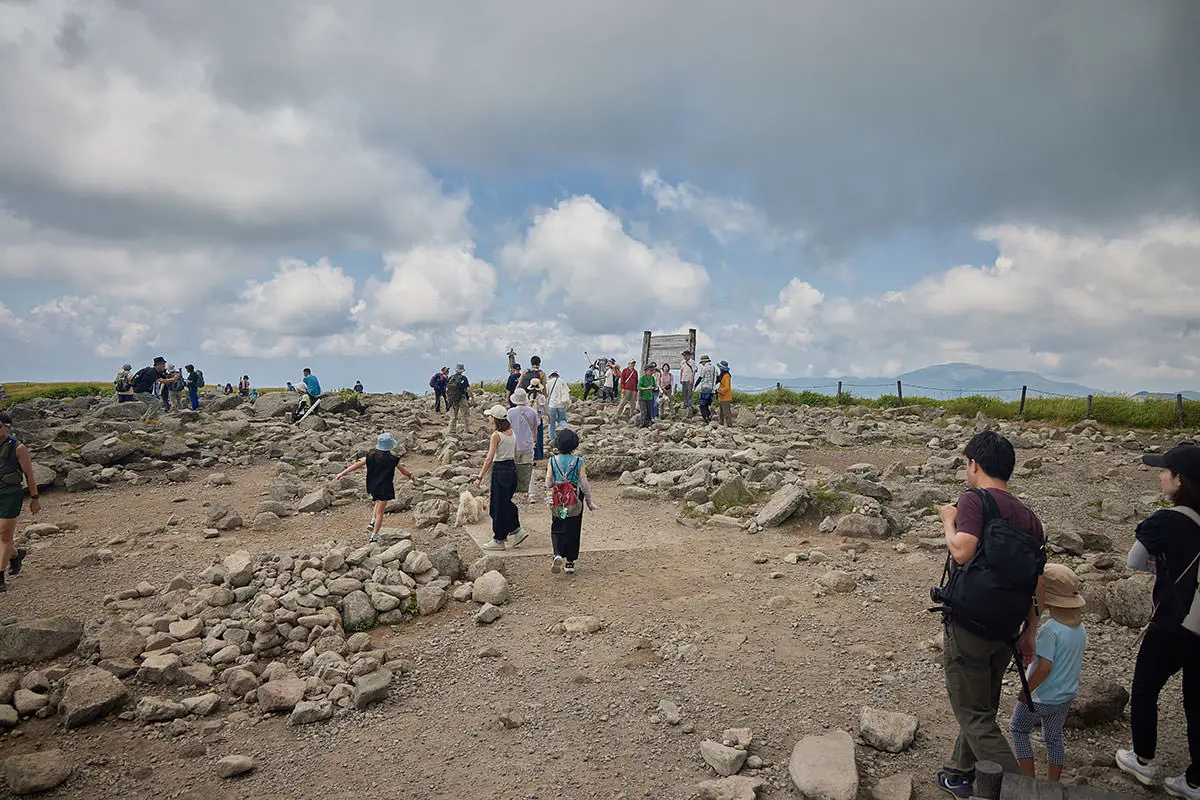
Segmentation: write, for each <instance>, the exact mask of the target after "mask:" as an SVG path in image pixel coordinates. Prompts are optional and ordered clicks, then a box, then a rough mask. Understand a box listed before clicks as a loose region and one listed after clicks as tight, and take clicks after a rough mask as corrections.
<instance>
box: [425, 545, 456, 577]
mask: <svg viewBox="0 0 1200 800" xmlns="http://www.w3.org/2000/svg"><path fill="white" fill-rule="evenodd" d="M429 561H430V563H431V564H432V565H433V568H434V569H436V570H437V571H438V575H441V576H444V577H446V578H449V579H450V580H452V581H456V580H458V579H459V578H461V577H462V576H463V563H462V558H461V557H460V556H459V553H458V545H456V544H447V545H443V546H442V547H439V548H438V549H437V550H434V551H433V552H432V553H430V554H429Z"/></svg>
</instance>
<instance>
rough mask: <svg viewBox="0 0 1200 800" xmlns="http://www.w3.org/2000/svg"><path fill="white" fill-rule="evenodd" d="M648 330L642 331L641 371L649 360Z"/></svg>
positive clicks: (643, 370)
mask: <svg viewBox="0 0 1200 800" xmlns="http://www.w3.org/2000/svg"><path fill="white" fill-rule="evenodd" d="M650 336H651V334H650V331H642V365H641V367H640V369H641V371H642V372H645V371H646V364H647V363H649V361H650Z"/></svg>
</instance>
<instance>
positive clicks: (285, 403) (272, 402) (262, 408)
mask: <svg viewBox="0 0 1200 800" xmlns="http://www.w3.org/2000/svg"><path fill="white" fill-rule="evenodd" d="M298 402H300V398H299V395H297V394H296V393H294V392H265V393H263V394H260V395H259V396H258V398H257V399H256V400H254V401H253V402H251V404H250V407H251V408H252V409H253V410H254V416H255V417H260V418H264V417H288V416H291V413H292V412H293V411H294V410H295V409H296V404H297V403H298Z"/></svg>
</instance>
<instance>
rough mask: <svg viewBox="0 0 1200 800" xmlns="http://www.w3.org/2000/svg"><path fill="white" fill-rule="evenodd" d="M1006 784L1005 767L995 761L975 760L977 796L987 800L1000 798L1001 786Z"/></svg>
mask: <svg viewBox="0 0 1200 800" xmlns="http://www.w3.org/2000/svg"><path fill="white" fill-rule="evenodd" d="M1003 785H1004V768H1003V767H1001V766H1000V765H999V764H997V763H996V762H995V761H977V762H975V791H974V792H973V794H974V795H975V796H976V797H981V798H987V800H1000V793H1001V788H1002V787H1003Z"/></svg>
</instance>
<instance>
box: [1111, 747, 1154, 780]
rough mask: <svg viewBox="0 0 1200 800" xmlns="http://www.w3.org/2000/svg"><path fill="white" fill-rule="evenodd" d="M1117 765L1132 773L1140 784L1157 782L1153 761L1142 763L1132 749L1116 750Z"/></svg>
mask: <svg viewBox="0 0 1200 800" xmlns="http://www.w3.org/2000/svg"><path fill="white" fill-rule="evenodd" d="M1117 767H1118V768H1119V769H1120V770H1121V771H1122V772H1125V773H1128V774H1130V775H1132V776H1133V777H1134V778H1135V779H1137V782H1138V783H1140V784H1141V785H1142V786H1153V785H1154V784H1156V783H1158V770H1157V769H1155V767H1154V763H1153V762H1150V763H1143V762H1142V760H1141V759H1139V758H1138V757H1137V754H1136V753H1134V752H1133V751H1132V750H1118V751H1117Z"/></svg>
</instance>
